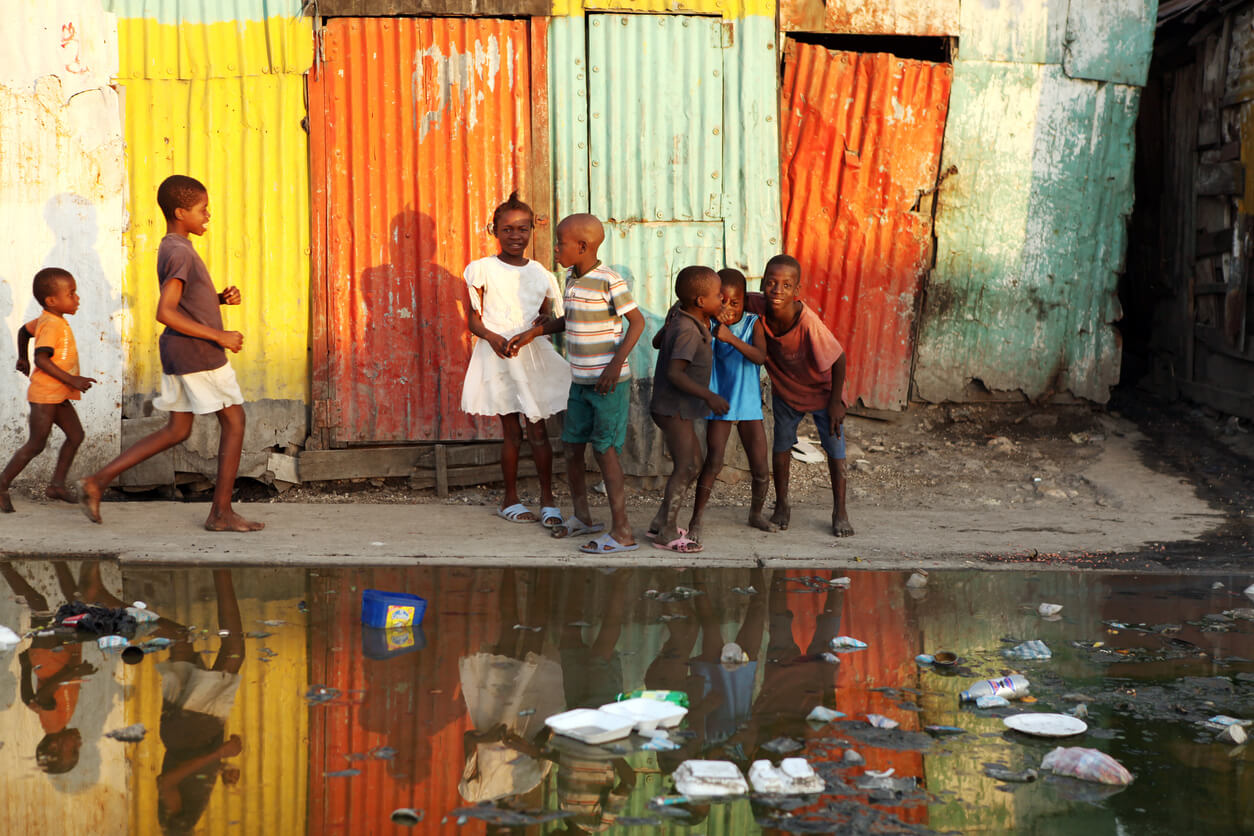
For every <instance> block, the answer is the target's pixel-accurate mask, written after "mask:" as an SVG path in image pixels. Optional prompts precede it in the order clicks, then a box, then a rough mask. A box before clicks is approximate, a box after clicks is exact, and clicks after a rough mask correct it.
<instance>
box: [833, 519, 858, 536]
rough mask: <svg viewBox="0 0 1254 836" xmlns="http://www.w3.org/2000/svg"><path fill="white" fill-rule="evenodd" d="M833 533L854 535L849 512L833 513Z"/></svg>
mask: <svg viewBox="0 0 1254 836" xmlns="http://www.w3.org/2000/svg"><path fill="white" fill-rule="evenodd" d="M832 534H835V535H836V536H837V537H852V536H853V525H852V524H851V523H850V522H849V516H848V515H847V514H832Z"/></svg>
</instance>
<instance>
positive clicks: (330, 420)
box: [313, 400, 343, 429]
mask: <svg viewBox="0 0 1254 836" xmlns="http://www.w3.org/2000/svg"><path fill="white" fill-rule="evenodd" d="M313 425H314V427H315V428H318V429H322V428H328V429H329V428H331V427H339V426H343V415H342V414H341V412H340V402H339V401H332V400H315V401H314V403H313Z"/></svg>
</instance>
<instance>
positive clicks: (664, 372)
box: [649, 267, 728, 554]
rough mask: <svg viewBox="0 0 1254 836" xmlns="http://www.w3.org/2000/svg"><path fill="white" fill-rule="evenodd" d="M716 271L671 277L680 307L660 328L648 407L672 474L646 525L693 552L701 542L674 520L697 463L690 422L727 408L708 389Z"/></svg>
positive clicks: (665, 541)
mask: <svg viewBox="0 0 1254 836" xmlns="http://www.w3.org/2000/svg"><path fill="white" fill-rule="evenodd" d="M720 287H721V283H720V281H719V277H718V274H717V273H715V272H714V271H713V270H711V269H710V268H709V267H685V268H684V269H682V270H680V271H679V275H678V276H677V277H676V278H675V295H676V296H677V297H679V306H678V308H677V309H675V310H674V312H673V314H672V315H671V316H670V317H669V319H668V321H667V323H666V326H665V327H664V328H663V329H662V333H661V339H660V340H655V344H656V345H657V347H658V355H657V369H656V370H655V371H654V373H653V399H652V400H651V401H650V402H649V412H650V413H651V414H652V416H653V423H655V424H657V426H658V429H660V430H661V431H662V435H663V437H664V438H665V440H666V449H667V452H669V453H670V456H671V462H672V467H671V475H670V478H669V479H667V480H666V492H665V493H664V494H663V495H662V504H661V506H660V507H659V508H658V511H657V516H655V517H654V518H653V524H652V525H651V526H650V527H649V530H650V531H651V532H657V539H656V540H655V542H654V543H653V546H654V548H658V549H666V550H668V551H673V552H680V553H682V554H695V553H696V552H699V551H701V550H702V545H701V543H700V542H698V541H696V540H693V539H692V538H690V537H689V536H688V532H686V531H684V530H683V529H680V528H679V527H678V524H677V522H676V521H677V519H678V517H679V509H680V507H681V506H682V505H683V502H684V499H685V497H687V495H688V489H689V488H691V487H692V483H693V482H694V481H695V480H696V478H697V471H698V470H700V468H701V445H700V443H699V442H698V441H697V433H696V430H695V429H694V428H693V424H692V422H693V421H695V420H697V419H699V418H704V417H706V416H707V415H709V414H710V412H711V411H713V412H714V413H715V414H717V415H722V414H724V413H726V412H727V410H728V403H727V399H726V398H724V397H722V396H721V395H718V394H716V393H715V392H712V391H710V388H709V387H710V372H711V369H712V367H713V365H714V350H713V347H712V346H711V343H712V341H713V340H712V337H711V336H710V318H711V317H713V316H717V315H718V314H719V312H720V311H722V309H723V295H722V293H721V292H720Z"/></svg>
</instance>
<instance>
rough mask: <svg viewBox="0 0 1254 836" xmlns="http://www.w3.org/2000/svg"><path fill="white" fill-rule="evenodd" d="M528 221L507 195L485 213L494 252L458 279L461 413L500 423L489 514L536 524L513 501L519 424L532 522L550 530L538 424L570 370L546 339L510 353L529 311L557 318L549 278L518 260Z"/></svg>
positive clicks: (562, 398) (547, 457) (545, 458)
mask: <svg viewBox="0 0 1254 836" xmlns="http://www.w3.org/2000/svg"><path fill="white" fill-rule="evenodd" d="M534 222H535V215H534V213H532V211H531V207H530V206H528V205H527V204H525V203H523V202H522V201H521V200H519V199H518V194H517V193H516V192H515V193H513V194H511V195H510V196H509V199H508V200H506V201H505V202H504V203H502V204H501V205H500V206H498V207H496V211H495V212H494V213H493V214H492V234H493V235H494V236H496V240H497V241H498V242H499V243H500V245H501V251H500V252H499V253H498V254H497V255H494V256H488V257H487V258H481V259H479V260H477V261H472V262H471V263H470V264H469V265H467V267H466V272H465V273H464V274H463V275H464V276H465V278H466V284H467V285H468V286H469V288H470V311H469V314H468V318H469V325H470V333H472V334H474V335H475V336H476V337H478V338H479V339H478V341H477V342H476V343H475V348H474V352H473V353H472V354H471V355H470V365H469V366H468V367H467V368H466V380H465V382H464V383H463V384H462V410H463V411H464V412H468V413H470V414H471V415H495V416H497V417H498V418H499V419H500V421H501V432H502V434H503V435H504V438H505V440H504V442H503V447H502V450H501V473H502V475H503V476H504V477H505V496H504V498H502V500H501V505H500V507H499V508H498V509H497V512H496V513H497V515H498V516H500V517H502V518H504V519H507V520H509V521H510V522H535V521H536V515H535V514H534V513H533V512H532V511H530V510H528V508H527V506H525V505H523V504H522V503H521V502H519V501H518V455H519V449H520V448H521V447H522V439H523V425H526V433H527V440H528V441H530V442H531V453H532V456H533V457H534V458H535V462H536V475H537V476H538V477H539V480H540V518H539V519H540V523H541V524H542V525H543V526H544V527H545V528H550V529H551V528H554V527H556V526H559V525H561V524H562V512H561V510H560V509H559V508H557V507H556V506H557V501H556V500H555V499H554V498H553V448H552V447H551V446H550V445H549V434H548V431H547V430H546V428H545V426H544V419H545V418H548V417H549V416H550V415H555V414H557V413H558V412H561V411H562V410H563V409H564V408H565V407H566V397H567V395H568V394H569V393H570V366H569V364H567V362H566V361H565V360H563V359H562V357H561V355H559V354H558V353H557V350H556V349H554V348H553V343H552V342H550V341H549V340H541V341H540V342H537V343H530V344H528V345H525V346H522V347H515V348H514V349H512V350H511V349H510V345H509V341H510V338H511V337H513V336H514V335H516V334H518V333H519V332H521V331H525V330H527V329H528V328H530V327H531V325H532V323H533V322H534V321H535V319H536V315H537V314H541V315H548V314H550V313H551V314H552V315H553V316H559V317H560V316H561V315H562V296H561V292H560V291H559V290H558V288H557V279H556V278H554V276H553V274H552V273H550V272H549V271H548V270H546V269H544V267H543V266H541V264H540V262H538V261H532V260H531V259H529V258H527V257H526V256H525V255H524V252H525V251H526V249H527V244H528V243H530V241H531V231H532V227H533V224H534Z"/></svg>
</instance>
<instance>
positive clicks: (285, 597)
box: [120, 569, 349, 836]
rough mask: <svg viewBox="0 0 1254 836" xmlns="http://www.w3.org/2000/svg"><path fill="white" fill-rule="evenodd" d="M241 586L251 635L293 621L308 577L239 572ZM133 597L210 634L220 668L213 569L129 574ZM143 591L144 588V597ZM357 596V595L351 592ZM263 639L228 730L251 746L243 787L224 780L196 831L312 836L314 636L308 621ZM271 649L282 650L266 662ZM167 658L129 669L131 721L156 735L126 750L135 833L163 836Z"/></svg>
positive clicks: (251, 656)
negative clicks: (264, 652)
mask: <svg viewBox="0 0 1254 836" xmlns="http://www.w3.org/2000/svg"><path fill="white" fill-rule="evenodd" d="M234 574H235V577H234V586H235V592H236V596H237V604H238V606H239V612H240V620H241V621H242V622H243V624H244V628H245V630H250V631H251V630H254V629H260V627H259V625H260V624H261V622H263V621H274V620H279V621H287V620H290V619H292V613H293V612H294V611H295V610H296V607H297V604H298V603H299V602H300V601H301V600H302V599H304V598H305V597H306V589H305V585H304V584H303V583H302V581H303V580H304V576H303V575H302V574H300V573H296V572H284V573H274V574H269V575H264V574H263V573H262V571H260V570H251V571H247V572H240V571H236V572H235V573H234ZM125 582H126V591H127V592H128V593H129V594H128V595H127V596H125V600H128V601H129V600H132V599H137V598H142V599H143V600H146V601H148V602H150V603H151V605H152V606H153V608H154V609H157V608H159V609H160V612H161V615H162V616H163V617H165V618H168V619H171V620H173V621H174V622H175V623H177V624H181V625H184V626H192V625H199V626H200V628H203V629H208V631H209V634H210V635H211V636H212V638H211V639H207V640H205V641H204V642H196V643H195V644H196V649H197V650H203V651H205V652H206V653H207V654H211V655H206V656H205V660H206V663H207V664H208V665H212V664H213V662H214V659H215V656H216V654H217V652H218V651H219V647H220V643H219V641H218V638H217V636H216V632H217V630H218V626H219V621H218V600H217V597H216V594H215V591H214V585H213V578H212V575H211V574H210V572H209V571H208V570H205V571H202V572H188V571H186V570H179V571H172V570H159V569H156V570H139V571H134V572H132V571H129V570H128V571H127V573H126V578H125ZM141 591H142V592H141ZM345 597H349V596H345ZM267 632H268V633H272V635H268V636H267V637H266V639H265V640H264V641H256V640H249V641H248V642H247V646H246V649H245V652H244V658H243V661H242V663H241V665H240V671H239V677H240V684H239V690H237V691H236V692H235V700H234V704H233V705H232V707H231V711H230V714H229V715H227V717H226V724H225V725H226V728H225V734H226V735H227V736H228V737H229V736H230V735H239V737H240V741H241V743H242V745H243V750H242V751H241V753H240V754H239V756H237V757H235V758H232V759H231V760H230V763H231V764H233V765H234V766H235V767H237V768H238V769H239V771H240V781H239V783H238V784H235V785H234V786H227V785H226V784H225V783H224V782H222V781H218V782H217V783H216V785H215V786H214V788H213V790H212V792H211V793H210V796H209V800H208V804H207V805H206V807H205V810H204V813H203V814H201V817H200V819H199V821H198V822H197V826H196V828H195V832H196V833H202V834H206V836H219V835H220V834H229V833H240V832H243V833H304V832H306V830H305V821H306V815H307V806H306V797H307V795H306V794H307V792H308V781H307V772H308V769H309V712H308V711H307V710H306V707H307V703H306V702H305V700H304V694H305V692H306V691H307V690H308V689H309V685H310V679H309V633H310V631H309V630H308V629H307V628H306V627H305V626H304V625H303V624H299V623H287V624H283V625H281V626H278V627H272V628H268V629H267ZM262 647H266V648H269V649H270V650H271V651H273V652H274V654H275V655H274V656H272V657H262V656H260V655H259V651H260V649H261V648H262ZM167 656H168V654H158V655H156V656H154V657H149V659H148V661H147V662H145V664H143V665H136V666H130V665H127V666H123V667H121V668H120V670H121V671H122V672H123V673H122V675H123V677H124V684H125V688H126V690H125V693H126V700H125V705H124V708H125V720H124V721H123V724H124V725H129V724H132V723H143V724H144V726H145V728H147V729H148V734H147V736H146V737H145V738H144V739H143V740H142V741H140V742H139V743H135V744H128V745H127V746H126V747H125V750H126V760H127V766H128V767H129V769H128V770H127V771H126V774H127V778H128V787H127V797H126V801H127V803H128V805H129V808H130V820H131V822H132V824H131V826H130V828H129V829H128V830H127V831H126V832H128V833H131V834H135V835H136V836H146V834H153V836H160V835H161V834H162V833H164V832H168V831H164V830H163V829H162V828H161V826H160V824H159V822H160V818H159V816H158V778H159V776H160V775H161V772H162V763H163V760H164V757H165V747H164V746H163V744H162V742H161V736H160V732H161V716H162V689H161V673H160V671H159V670H158V669H157V666H156V663H158V662H163V661H165V660H166V657H167Z"/></svg>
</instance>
